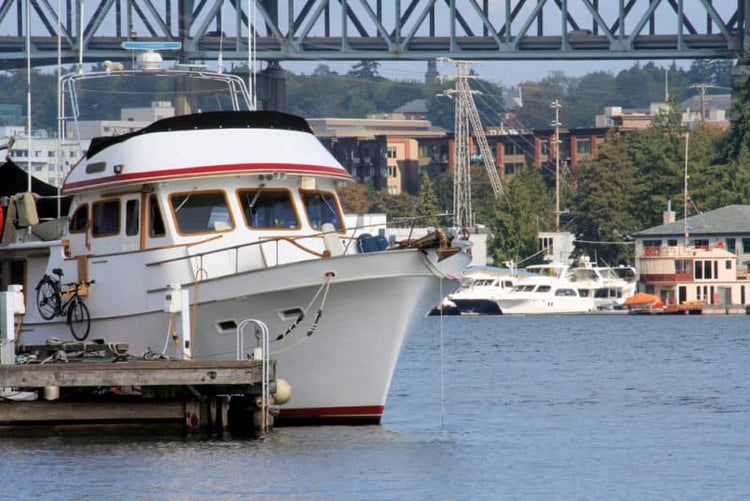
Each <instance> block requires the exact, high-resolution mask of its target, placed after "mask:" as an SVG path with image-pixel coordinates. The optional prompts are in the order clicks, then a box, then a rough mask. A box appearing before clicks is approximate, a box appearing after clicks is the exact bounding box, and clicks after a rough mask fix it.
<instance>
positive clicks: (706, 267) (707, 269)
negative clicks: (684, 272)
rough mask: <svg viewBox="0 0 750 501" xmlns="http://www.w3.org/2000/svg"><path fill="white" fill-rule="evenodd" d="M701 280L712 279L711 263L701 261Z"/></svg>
mask: <svg viewBox="0 0 750 501" xmlns="http://www.w3.org/2000/svg"><path fill="white" fill-rule="evenodd" d="M703 278H713V275H712V274H711V261H703Z"/></svg>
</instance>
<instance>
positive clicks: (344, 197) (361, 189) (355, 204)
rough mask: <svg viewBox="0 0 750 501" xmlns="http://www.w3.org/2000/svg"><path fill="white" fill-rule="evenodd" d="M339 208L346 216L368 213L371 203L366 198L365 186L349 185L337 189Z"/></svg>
mask: <svg viewBox="0 0 750 501" xmlns="http://www.w3.org/2000/svg"><path fill="white" fill-rule="evenodd" d="M337 191H338V194H339V200H340V201H341V208H342V209H343V210H344V212H345V213H347V214H361V213H365V212H369V211H370V205H372V202H371V201H370V198H369V196H368V190H367V186H365V185H364V184H362V183H351V184H348V185H346V186H343V187H341V188H339V189H338V190H337Z"/></svg>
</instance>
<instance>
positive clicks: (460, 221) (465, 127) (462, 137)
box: [438, 57, 503, 227]
mask: <svg viewBox="0 0 750 501" xmlns="http://www.w3.org/2000/svg"><path fill="white" fill-rule="evenodd" d="M438 61H442V62H446V63H451V64H455V65H456V75H446V76H445V78H455V79H456V88H455V89H451V90H446V91H445V94H446V95H448V96H452V95H454V94H455V95H456V112H455V120H454V122H455V125H454V127H455V131H456V134H455V138H454V143H453V152H454V153H453V162H454V165H453V223H454V224H455V225H456V226H458V227H465V226H473V225H474V215H473V213H472V207H471V169H470V163H471V159H470V144H469V142H470V139H471V136H470V135H469V124H471V128H472V129H473V131H474V137H475V138H476V140H477V145H478V146H479V151H480V152H481V153H482V158H483V160H484V166H485V168H486V169H487V176H488V178H489V180H490V185H491V186H492V191H493V192H494V193H495V197H499V196H500V195H501V194H502V192H503V186H502V182H501V181H500V176H499V175H498V173H497V167H496V166H495V159H494V157H493V155H492V150H491V149H490V147H489V144H488V143H487V137H486V136H485V134H484V128H483V127H482V122H481V120H480V119H479V112H478V111H477V107H476V103H474V98H473V94H475V93H478V91H474V90H471V88H470V87H469V79H470V78H476V76H474V75H469V72H468V70H467V65H468V64H473V63H475V62H476V61H456V60H453V59H450V58H447V57H441V58H438Z"/></svg>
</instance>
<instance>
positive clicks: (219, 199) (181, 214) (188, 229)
mask: <svg viewBox="0 0 750 501" xmlns="http://www.w3.org/2000/svg"><path fill="white" fill-rule="evenodd" d="M170 203H171V205H172V212H174V215H175V221H176V222H177V229H178V230H179V232H180V233H182V234H192V233H210V232H217V231H229V230H231V229H233V228H234V222H233V221H232V216H231V214H230V212H229V206H228V205H227V200H226V196H225V195H224V192H220V191H219V192H200V193H195V192H191V193H182V194H176V195H172V196H171V197H170Z"/></svg>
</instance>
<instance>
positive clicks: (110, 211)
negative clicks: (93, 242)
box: [91, 200, 120, 237]
mask: <svg viewBox="0 0 750 501" xmlns="http://www.w3.org/2000/svg"><path fill="white" fill-rule="evenodd" d="M93 212H94V214H93V219H94V221H93V229H92V232H91V233H92V234H93V235H94V236H95V237H104V236H108V235H118V234H119V233H120V201H119V200H108V201H106V202H97V203H95V204H94V205H93Z"/></svg>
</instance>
